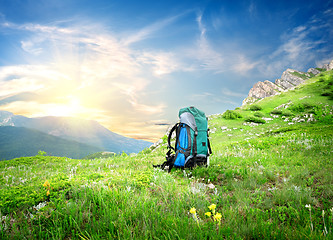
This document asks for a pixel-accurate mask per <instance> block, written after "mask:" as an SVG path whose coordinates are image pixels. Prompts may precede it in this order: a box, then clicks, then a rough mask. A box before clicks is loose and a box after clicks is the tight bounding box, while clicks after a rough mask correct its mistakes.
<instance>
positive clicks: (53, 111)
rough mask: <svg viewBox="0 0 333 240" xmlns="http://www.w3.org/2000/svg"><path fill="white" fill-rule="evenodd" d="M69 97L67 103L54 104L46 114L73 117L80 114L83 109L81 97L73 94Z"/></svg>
mask: <svg viewBox="0 0 333 240" xmlns="http://www.w3.org/2000/svg"><path fill="white" fill-rule="evenodd" d="M67 99H68V102H67V103H62V104H52V106H51V107H50V109H48V110H47V113H46V114H47V115H48V116H56V117H71V116H76V115H78V114H79V113H80V112H81V110H82V106H81V104H80V99H78V98H76V97H73V96H68V97H67Z"/></svg>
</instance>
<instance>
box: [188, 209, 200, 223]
mask: <svg viewBox="0 0 333 240" xmlns="http://www.w3.org/2000/svg"><path fill="white" fill-rule="evenodd" d="M190 213H191V214H192V216H193V218H194V220H195V221H196V222H197V224H198V227H199V228H200V225H199V219H198V216H197V210H196V209H195V208H194V207H192V208H191V209H190Z"/></svg>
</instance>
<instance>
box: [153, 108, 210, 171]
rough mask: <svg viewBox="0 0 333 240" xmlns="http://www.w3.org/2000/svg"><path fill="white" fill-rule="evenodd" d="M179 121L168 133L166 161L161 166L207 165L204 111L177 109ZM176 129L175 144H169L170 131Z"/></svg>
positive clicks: (207, 149) (207, 154) (206, 133)
mask: <svg viewBox="0 0 333 240" xmlns="http://www.w3.org/2000/svg"><path fill="white" fill-rule="evenodd" d="M178 116H179V122H178V123H176V124H175V125H174V126H173V128H172V129H171V131H170V133H169V135H168V152H167V154H166V161H165V162H164V163H163V164H162V165H156V166H155V167H157V166H158V167H161V168H162V169H164V168H165V167H166V166H168V167H169V172H170V171H171V169H172V168H173V167H180V168H185V167H189V168H192V167H194V166H196V165H207V164H208V162H209V161H208V157H209V155H210V154H211V147H210V142H209V138H208V122H207V118H206V115H205V113H204V112H202V111H201V110H199V109H197V108H195V107H187V108H182V109H180V110H179V115H178ZM174 131H176V141H175V146H174V147H173V146H171V136H172V133H173V132H174Z"/></svg>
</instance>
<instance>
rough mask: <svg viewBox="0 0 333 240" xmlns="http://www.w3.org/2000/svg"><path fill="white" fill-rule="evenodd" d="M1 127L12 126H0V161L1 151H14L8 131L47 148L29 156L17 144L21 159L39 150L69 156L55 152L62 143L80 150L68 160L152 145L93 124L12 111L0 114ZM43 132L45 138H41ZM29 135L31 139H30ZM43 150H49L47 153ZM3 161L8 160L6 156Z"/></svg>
mask: <svg viewBox="0 0 333 240" xmlns="http://www.w3.org/2000/svg"><path fill="white" fill-rule="evenodd" d="M0 126H11V127H12V128H7V129H3V128H2V127H0V129H1V131H0V133H3V134H2V135H0V143H1V144H0V159H4V156H5V155H6V156H8V154H4V155H1V153H2V152H8V151H7V150H6V149H12V151H15V148H14V147H13V146H14V145H15V142H14V141H13V142H12V144H10V142H9V136H10V132H12V133H13V136H19V135H20V134H21V135H22V136H24V138H25V141H24V142H25V143H26V145H27V146H28V143H29V142H31V143H34V144H35V146H40V147H42V146H43V145H41V144H42V142H44V146H48V147H44V148H45V149H43V148H41V149H38V150H36V149H35V152H29V153H28V151H27V150H26V148H24V149H25V150H24V151H21V150H20V149H22V148H19V147H18V145H17V149H16V151H17V152H21V154H22V155H20V156H29V155H36V154H37V152H38V151H39V150H42V151H45V152H47V153H48V154H51V155H56V156H65V154H63V153H68V151H67V150H65V149H64V151H63V153H62V152H61V151H60V149H59V151H58V150H56V148H57V147H58V145H57V144H60V145H62V144H64V143H66V144H68V145H71V146H72V145H73V146H76V147H73V148H72V149H77V151H81V153H82V154H79V153H71V154H70V155H66V156H67V157H75V158H77V157H80V158H81V157H84V156H86V155H87V154H86V153H88V154H91V153H94V152H98V151H109V152H115V153H121V152H126V153H137V152H140V151H141V150H143V149H144V148H146V147H149V146H150V145H151V144H152V143H151V142H147V141H143V140H137V139H133V138H127V137H124V136H121V135H119V134H116V133H114V132H111V131H110V130H108V129H107V128H105V127H103V126H102V125H100V124H99V123H98V122H96V121H92V120H83V119H78V118H71V117H40V118H27V117H24V116H20V115H14V114H13V113H11V112H7V111H0ZM31 130H35V131H31ZM36 130H37V131H39V132H37V131H36ZM19 132H21V133H19ZM27 133H29V134H27ZM42 133H43V134H44V135H42ZM47 135H48V136H47ZM29 136H30V138H31V140H29ZM37 136H38V137H40V138H38V137H37ZM48 137H50V138H48ZM51 137H53V138H51ZM6 140H8V142H6ZM17 141H19V139H17ZM61 141H63V142H61ZM4 143H6V144H4ZM56 143H57V144H56ZM52 144H56V145H54V151H53V149H52V148H50V147H51V146H52ZM83 145H84V146H85V149H86V150H89V151H83V149H84V147H83ZM5 146H6V147H5ZM49 146H50V147H49ZM56 146H57V147H56ZM46 148H47V149H48V151H46V150H47V149H46ZM36 151H37V152H36ZM75 152H76V151H75ZM20 156H15V157H20ZM5 159H8V158H7V157H6V158H5Z"/></svg>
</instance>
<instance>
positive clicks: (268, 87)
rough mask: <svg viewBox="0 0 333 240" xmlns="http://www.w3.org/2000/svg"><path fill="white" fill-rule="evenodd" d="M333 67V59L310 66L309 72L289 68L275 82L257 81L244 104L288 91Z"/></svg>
mask: <svg viewBox="0 0 333 240" xmlns="http://www.w3.org/2000/svg"><path fill="white" fill-rule="evenodd" d="M332 69H333V60H332V61H331V62H330V63H328V64H325V65H323V66H322V67H321V68H310V69H309V70H308V71H307V72H300V71H297V70H294V69H290V68H288V69H287V70H286V71H284V72H283V73H282V76H281V78H279V79H276V80H275V83H272V82H270V81H268V80H266V81H264V82H257V83H255V84H254V86H253V87H252V88H251V90H250V91H249V94H248V96H247V98H245V99H244V100H243V105H246V104H251V103H254V102H256V101H258V100H260V99H263V98H265V97H270V96H273V95H276V94H280V93H281V92H284V91H288V90H289V89H293V88H294V87H296V86H298V85H299V84H301V83H303V82H304V81H305V80H307V79H309V78H311V77H313V76H316V75H318V74H320V73H321V72H323V71H329V70H332Z"/></svg>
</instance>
